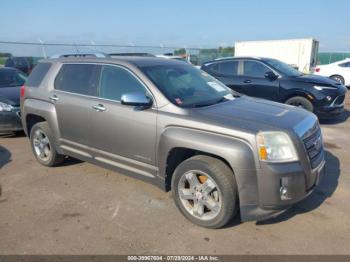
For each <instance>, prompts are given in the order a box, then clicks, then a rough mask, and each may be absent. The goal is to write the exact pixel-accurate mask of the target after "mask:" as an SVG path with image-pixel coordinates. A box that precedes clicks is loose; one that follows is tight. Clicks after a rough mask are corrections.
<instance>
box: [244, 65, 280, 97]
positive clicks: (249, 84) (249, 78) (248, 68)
mask: <svg viewBox="0 0 350 262" xmlns="http://www.w3.org/2000/svg"><path fill="white" fill-rule="evenodd" d="M268 71H271V69H270V68H269V67H267V66H266V65H265V64H263V63H262V62H260V61H256V60H243V71H242V76H241V77H240V84H241V92H242V93H243V94H246V95H248V96H253V97H259V98H264V99H269V100H273V101H278V100H279V99H278V95H279V80H278V79H276V80H271V79H268V78H266V77H265V73H267V72H268Z"/></svg>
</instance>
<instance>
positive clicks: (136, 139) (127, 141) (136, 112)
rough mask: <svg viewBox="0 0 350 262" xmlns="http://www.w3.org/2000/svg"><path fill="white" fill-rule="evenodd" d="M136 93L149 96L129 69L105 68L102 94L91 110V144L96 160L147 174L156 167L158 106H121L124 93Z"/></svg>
mask: <svg viewBox="0 0 350 262" xmlns="http://www.w3.org/2000/svg"><path fill="white" fill-rule="evenodd" d="M133 92H143V93H145V94H147V95H150V93H149V92H148V91H147V89H146V87H145V85H144V84H143V83H142V82H141V81H140V80H139V79H138V78H137V77H136V76H135V75H134V74H133V73H132V72H131V71H129V70H128V69H126V68H124V67H121V66H112V65H105V66H103V67H102V70H101V76H100V85H99V93H98V97H96V98H95V99H94V105H93V110H92V120H93V121H92V122H91V125H92V132H91V135H90V146H91V148H92V150H94V151H95V154H96V159H97V160H99V161H101V162H104V163H106V164H109V165H114V166H116V167H120V168H123V169H128V170H130V169H131V171H136V173H137V172H139V173H140V172H141V173H142V174H144V175H147V174H148V173H147V172H150V173H152V170H154V165H155V161H156V160H155V146H156V124H157V123H156V119H157V110H156V108H155V105H154V107H152V108H149V109H140V108H137V107H134V106H128V105H122V104H121V102H120V100H121V96H122V95H123V94H126V93H133ZM154 103H155V101H154ZM142 170H143V171H142ZM145 170H146V171H147V172H146V171H145ZM144 171H145V172H144Z"/></svg>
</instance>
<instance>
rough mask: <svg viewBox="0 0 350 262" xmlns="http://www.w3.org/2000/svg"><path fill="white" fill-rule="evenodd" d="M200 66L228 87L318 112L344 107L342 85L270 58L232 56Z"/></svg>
mask: <svg viewBox="0 0 350 262" xmlns="http://www.w3.org/2000/svg"><path fill="white" fill-rule="evenodd" d="M201 69H202V70H204V71H206V72H207V73H209V74H210V75H212V76H214V77H215V78H217V79H219V80H220V81H221V82H223V83H224V84H225V85H227V86H228V87H230V88H231V89H233V90H235V91H237V92H240V93H242V94H246V95H248V96H254V97H259V98H264V99H269V100H272V101H276V102H280V103H286V104H289V105H294V106H300V107H303V108H305V109H307V110H309V111H311V112H314V113H315V114H317V115H319V116H330V115H337V114H340V113H342V112H343V110H344V99H345V94H346V90H347V89H346V88H345V87H344V86H343V85H341V84H340V83H338V82H336V81H334V80H332V79H329V78H326V77H321V76H316V75H307V74H303V73H301V72H299V71H297V70H295V69H294V68H292V67H291V66H289V65H287V64H285V63H283V62H281V61H279V60H276V59H271V58H259V57H235V58H225V59H219V60H214V61H211V62H207V63H205V64H204V65H203V66H202V68H201Z"/></svg>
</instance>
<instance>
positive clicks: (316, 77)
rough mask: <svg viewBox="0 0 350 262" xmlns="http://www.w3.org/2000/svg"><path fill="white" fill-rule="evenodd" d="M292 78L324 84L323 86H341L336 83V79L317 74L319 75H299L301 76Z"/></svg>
mask: <svg viewBox="0 0 350 262" xmlns="http://www.w3.org/2000/svg"><path fill="white" fill-rule="evenodd" d="M293 80H295V81H298V82H304V83H312V84H317V85H324V86H334V87H338V86H341V84H340V83H338V82H337V81H334V80H333V79H330V78H328V77H324V76H319V75H301V76H296V77H293Z"/></svg>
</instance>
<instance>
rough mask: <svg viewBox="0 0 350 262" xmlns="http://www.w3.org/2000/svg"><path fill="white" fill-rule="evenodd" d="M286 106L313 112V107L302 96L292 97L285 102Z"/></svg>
mask: <svg viewBox="0 0 350 262" xmlns="http://www.w3.org/2000/svg"><path fill="white" fill-rule="evenodd" d="M286 104H287V105H291V106H296V107H301V108H304V109H306V110H307V111H310V112H313V111H314V106H313V105H312V103H311V102H310V101H309V100H308V99H307V98H305V97H302V96H294V97H292V98H289V99H288V100H287V101H286Z"/></svg>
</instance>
